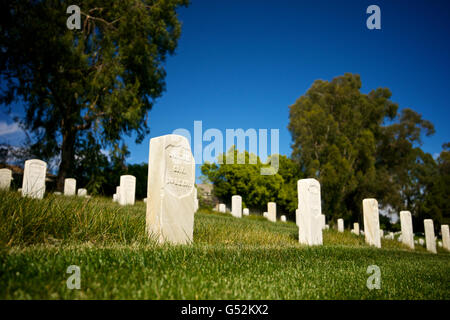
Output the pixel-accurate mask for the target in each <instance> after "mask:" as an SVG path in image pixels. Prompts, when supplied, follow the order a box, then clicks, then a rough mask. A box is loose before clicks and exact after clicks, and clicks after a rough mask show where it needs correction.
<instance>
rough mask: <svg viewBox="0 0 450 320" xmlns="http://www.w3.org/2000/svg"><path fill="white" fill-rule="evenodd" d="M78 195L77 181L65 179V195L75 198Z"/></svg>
mask: <svg viewBox="0 0 450 320" xmlns="http://www.w3.org/2000/svg"><path fill="white" fill-rule="evenodd" d="M76 193H77V180H75V179H73V178H67V179H64V195H65V196H74V195H76Z"/></svg>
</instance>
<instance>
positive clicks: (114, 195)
mask: <svg viewBox="0 0 450 320" xmlns="http://www.w3.org/2000/svg"><path fill="white" fill-rule="evenodd" d="M113 201H114V202H117V194H115V193H114V194H113Z"/></svg>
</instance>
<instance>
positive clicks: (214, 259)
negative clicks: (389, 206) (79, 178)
mask: <svg viewBox="0 0 450 320" xmlns="http://www.w3.org/2000/svg"><path fill="white" fill-rule="evenodd" d="M297 239H298V231H297V227H296V226H295V224H294V223H292V222H288V223H282V222H277V223H271V222H269V221H267V220H266V219H264V218H261V217H256V216H250V217H244V218H242V219H236V218H233V217H231V216H230V215H228V214H219V213H212V212H209V211H207V210H200V212H198V213H196V216H195V228H194V243H193V244H191V245H188V246H171V245H163V246H159V245H156V244H155V243H153V242H151V241H150V240H148V239H147V236H146V234H145V205H144V204H143V203H142V202H139V203H137V204H136V205H135V206H133V207H121V206H119V205H117V204H115V203H113V202H112V201H111V200H110V199H103V198H92V199H80V198H66V197H62V196H59V197H55V196H48V197H46V198H45V199H44V200H41V201H37V200H31V199H23V198H21V197H20V196H19V194H17V193H14V192H1V193H0V299H449V298H450V254H449V253H447V252H443V251H442V249H441V248H438V250H439V251H438V254H437V255H434V254H430V253H428V252H426V250H425V249H424V248H423V247H420V246H417V249H416V250H414V251H412V250H409V249H407V248H406V247H404V246H403V245H402V244H401V243H399V242H397V241H391V240H385V239H383V240H382V249H376V248H371V247H368V246H367V245H366V244H365V243H364V238H363V237H359V236H356V235H353V234H351V233H350V232H349V231H346V232H344V233H338V232H336V231H335V230H328V231H324V245H323V246H319V247H306V246H302V245H300V244H299V243H298V240H297ZM70 265H77V266H79V267H80V268H81V289H80V290H70V289H68V288H67V286H66V280H67V279H68V277H69V276H70V274H67V273H66V269H67V267H68V266H70ZM369 265H377V266H379V267H380V270H381V289H380V290H369V289H368V288H367V287H366V281H367V278H368V277H369V276H370V275H369V274H367V273H366V270H367V267H368V266H369Z"/></svg>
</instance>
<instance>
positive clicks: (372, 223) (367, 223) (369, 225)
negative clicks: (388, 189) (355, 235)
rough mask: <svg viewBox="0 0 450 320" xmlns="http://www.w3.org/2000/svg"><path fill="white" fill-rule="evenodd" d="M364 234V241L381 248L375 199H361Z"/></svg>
mask: <svg viewBox="0 0 450 320" xmlns="http://www.w3.org/2000/svg"><path fill="white" fill-rule="evenodd" d="M363 213H364V214H363V215H364V232H365V234H364V236H365V240H366V243H367V244H369V245H371V246H375V247H377V248H381V238H380V235H381V231H380V216H379V213H378V201H377V200H376V199H364V200H363Z"/></svg>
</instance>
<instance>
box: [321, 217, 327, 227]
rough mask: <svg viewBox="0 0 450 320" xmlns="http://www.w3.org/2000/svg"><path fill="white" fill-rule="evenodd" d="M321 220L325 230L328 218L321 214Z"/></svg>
mask: <svg viewBox="0 0 450 320" xmlns="http://www.w3.org/2000/svg"><path fill="white" fill-rule="evenodd" d="M320 221H321V224H322V230H325V228H326V225H327V218H326V217H325V215H324V214H321V215H320Z"/></svg>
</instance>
